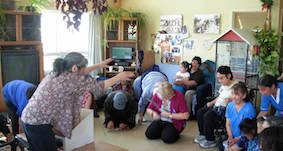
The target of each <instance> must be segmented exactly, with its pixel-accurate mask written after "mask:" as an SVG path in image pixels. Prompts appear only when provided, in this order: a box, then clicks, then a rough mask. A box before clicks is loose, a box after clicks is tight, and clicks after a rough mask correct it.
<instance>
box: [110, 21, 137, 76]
mask: <svg viewBox="0 0 283 151" xmlns="http://www.w3.org/2000/svg"><path fill="white" fill-rule="evenodd" d="M104 38H105V41H106V44H105V46H104V59H106V58H113V59H114V63H113V64H112V67H111V68H113V70H111V69H110V70H109V68H104V76H106V77H112V76H114V75H116V74H118V73H119V66H120V68H121V66H122V67H123V71H133V72H135V73H137V64H138V61H137V60H138V50H137V49H138V22H137V19H136V18H122V19H121V20H112V24H111V26H110V25H108V27H107V28H106V29H105V30H104Z"/></svg>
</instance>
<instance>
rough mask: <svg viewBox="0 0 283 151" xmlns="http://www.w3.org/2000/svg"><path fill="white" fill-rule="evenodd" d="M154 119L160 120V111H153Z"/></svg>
mask: <svg viewBox="0 0 283 151" xmlns="http://www.w3.org/2000/svg"><path fill="white" fill-rule="evenodd" d="M152 119H153V120H155V121H156V120H159V119H160V115H159V114H158V113H156V112H152Z"/></svg>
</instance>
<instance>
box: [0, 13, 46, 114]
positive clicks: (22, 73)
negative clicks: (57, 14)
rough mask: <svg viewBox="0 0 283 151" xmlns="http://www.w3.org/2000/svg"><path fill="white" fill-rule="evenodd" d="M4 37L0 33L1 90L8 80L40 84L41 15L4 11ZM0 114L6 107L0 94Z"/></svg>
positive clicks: (41, 67) (41, 72)
mask: <svg viewBox="0 0 283 151" xmlns="http://www.w3.org/2000/svg"><path fill="white" fill-rule="evenodd" d="M4 13H5V16H6V24H5V36H4V37H3V34H1V33H0V35H1V36H0V90H1V92H2V88H3V85H4V84H5V83H7V82H9V81H11V80H16V79H20V80H25V81H28V82H31V83H34V84H39V82H40V81H41V80H42V79H43V76H44V72H43V50H42V43H41V38H40V37H41V34H40V14H36V13H30V12H18V11H4ZM0 95H1V96H0V110H1V111H3V110H4V111H5V105H4V103H3V100H2V93H1V94H0Z"/></svg>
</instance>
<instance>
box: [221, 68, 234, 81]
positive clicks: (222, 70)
mask: <svg viewBox="0 0 283 151" xmlns="http://www.w3.org/2000/svg"><path fill="white" fill-rule="evenodd" d="M217 72H218V73H220V74H225V76H226V77H227V78H228V74H230V75H231V77H230V80H233V73H232V71H231V68H230V67H229V66H220V67H218V69H217Z"/></svg>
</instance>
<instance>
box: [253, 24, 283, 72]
mask: <svg viewBox="0 0 283 151" xmlns="http://www.w3.org/2000/svg"><path fill="white" fill-rule="evenodd" d="M255 38H256V40H257V43H258V47H259V60H260V67H259V74H260V75H264V74H272V75H274V76H278V75H279V71H278V61H279V60H278V58H279V48H280V46H279V45H278V39H279V36H278V35H277V34H276V33H275V32H274V30H270V29H267V30H265V31H264V30H263V29H258V30H257V32H256V33H255Z"/></svg>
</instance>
